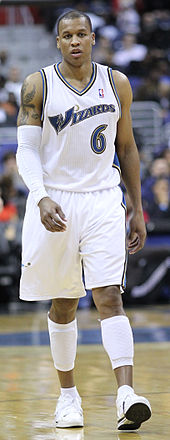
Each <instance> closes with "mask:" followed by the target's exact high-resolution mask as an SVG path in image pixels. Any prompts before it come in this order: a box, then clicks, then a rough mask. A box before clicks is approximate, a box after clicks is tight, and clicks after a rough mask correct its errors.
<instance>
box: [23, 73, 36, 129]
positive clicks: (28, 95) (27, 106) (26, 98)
mask: <svg viewBox="0 0 170 440" xmlns="http://www.w3.org/2000/svg"><path fill="white" fill-rule="evenodd" d="M35 94H36V87H35V84H34V85H33V87H32V90H31V91H29V92H28V91H27V83H26V81H25V82H24V83H23V86H22V90H21V109H20V113H19V124H20V125H24V124H26V123H27V122H28V119H29V118H30V117H31V118H33V119H35V120H36V119H38V118H40V114H39V113H38V112H37V111H36V109H35V104H33V102H32V101H33V98H34V96H35ZM31 110H32V112H31V113H30V111H31Z"/></svg>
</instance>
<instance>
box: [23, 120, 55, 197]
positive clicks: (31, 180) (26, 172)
mask: <svg viewBox="0 0 170 440" xmlns="http://www.w3.org/2000/svg"><path fill="white" fill-rule="evenodd" d="M40 143H41V127H38V126H30V125H26V126H21V127H18V149H17V154H16V160H17V166H18V170H19V173H20V175H21V176H22V178H23V180H24V182H25V184H26V185H27V187H28V189H29V190H30V191H31V193H32V194H33V197H34V200H35V202H36V204H38V203H39V201H40V200H41V199H42V198H43V197H48V194H47V192H46V190H45V187H44V183H43V171H42V166H41V161H40V156H39V147H40Z"/></svg>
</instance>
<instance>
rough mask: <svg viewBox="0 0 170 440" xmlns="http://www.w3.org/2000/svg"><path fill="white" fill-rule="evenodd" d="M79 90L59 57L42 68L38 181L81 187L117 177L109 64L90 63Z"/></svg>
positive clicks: (103, 185)
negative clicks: (40, 178) (64, 72)
mask: <svg viewBox="0 0 170 440" xmlns="http://www.w3.org/2000/svg"><path fill="white" fill-rule="evenodd" d="M92 67H93V73H92V76H91V79H90V82H89V83H88V84H87V86H86V87H85V88H84V89H83V90H82V91H81V92H80V91H79V90H77V89H76V88H74V87H73V86H71V84H70V83H68V82H67V81H66V79H65V78H64V77H63V76H62V74H61V72H60V63H59V64H55V65H52V66H47V67H45V68H44V69H42V70H41V71H40V72H41V75H42V79H43V85H44V92H43V95H44V98H43V111H42V121H43V128H42V141H41V146H40V157H41V163H42V168H43V179H44V185H45V187H47V188H54V189H59V190H65V191H75V192H87V191H96V190H101V189H107V188H112V187H114V186H116V185H118V184H119V183H120V166H119V161H118V158H117V155H116V153H115V137H116V129H117V122H118V120H119V118H120V116H121V115H120V112H121V108H120V101H119V98H118V95H117V92H116V88H115V84H114V79H113V74H112V69H111V68H109V67H107V66H103V65H100V64H97V63H92Z"/></svg>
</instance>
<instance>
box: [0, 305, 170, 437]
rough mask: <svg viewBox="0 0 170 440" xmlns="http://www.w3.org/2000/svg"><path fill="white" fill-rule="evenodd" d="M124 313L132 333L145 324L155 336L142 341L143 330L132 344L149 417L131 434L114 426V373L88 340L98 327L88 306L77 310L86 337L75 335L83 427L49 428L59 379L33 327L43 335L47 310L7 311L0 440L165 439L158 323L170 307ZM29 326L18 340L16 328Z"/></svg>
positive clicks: (167, 363) (169, 381)
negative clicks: (149, 413)
mask: <svg viewBox="0 0 170 440" xmlns="http://www.w3.org/2000/svg"><path fill="white" fill-rule="evenodd" d="M140 307H141V306H140ZM127 313H128V316H130V320H131V323H132V326H133V328H134V331H139V330H140V329H142V328H145V330H146V328H148V329H149V330H152V331H153V332H156V333H155V334H157V338H158V340H159V342H156V341H155V342H148V341H147V335H146V342H137V343H136V346H135V374H134V383H135V390H136V392H137V393H139V394H143V395H144V396H146V397H148V399H149V400H150V403H151V405H152V409H153V415H152V418H151V419H150V420H149V421H148V422H146V423H145V424H143V425H142V427H141V428H140V430H139V431H137V432H135V433H119V432H118V431H117V430H116V410H115V398H116V384H115V380H114V375H113V373H112V371H111V368H110V362H109V360H108V358H107V355H106V354H105V352H104V350H103V348H102V345H100V344H94V343H93V337H95V333H93V330H94V331H96V329H97V328H99V323H98V321H97V319H96V318H97V317H98V316H97V314H96V312H95V311H94V310H92V311H90V312H89V311H79V312H78V321H79V328H80V329H81V331H82V335H83V331H86V329H88V330H91V331H92V332H91V333H88V337H89V338H91V340H90V339H89V342H90V343H88V344H85V343H84V342H83V341H84V340H83V336H82V342H83V344H82V345H81V344H79V346H78V355H77V360H76V382H77V386H78V389H79V392H80V394H81V396H82V404H83V409H84V418H85V427H84V428H83V429H75V428H74V429H65V430H63V429H56V428H55V424H54V410H55V405H56V397H57V396H58V395H59V384H58V380H57V377H56V372H55V370H54V368H53V364H52V361H51V354H50V348H49V346H48V345H39V344H40V339H39V334H38V333H36V331H37V330H39V331H40V333H41V332H42V334H43V335H45V332H46V329H47V325H46V313H45V312H44V311H42V312H41V311H40V312H38V313H32V312H30V313H22V314H21V313H20V314H13V315H8V314H6V315H1V316H0V337H1V338H0V343H1V346H0V377H1V385H0V440H13V439H14V440H52V439H53V440H55V439H56V440H93V439H96V440H98V439H99V440H100V439H105V440H111V439H112V440H139V439H141V440H169V439H170V339H168V337H167V340H164V339H166V336H167V335H168V333H167V332H165V329H167V331H168V330H169V327H170V322H169V318H170V306H169V305H168V306H166V307H165V308H164V307H150V308H149V309H141V310H139V308H138V309H136V310H135V309H134V310H130V311H127ZM12 332H14V333H15V341H16V342H15V341H14V340H13V339H12ZM29 332H30V333H31V334H32V339H31V343H29V340H28V339H25V340H26V344H27V345H22V344H23V340H22V339H20V334H25V335H27V336H28V334H29ZM43 332H44V333H43ZM137 334H138V333H137ZM148 334H149V335H150V333H148ZM17 336H18V338H19V339H17ZM94 340H95V339H94ZM11 341H12V342H11ZM44 341H45V344H46V340H44ZM41 343H43V342H41ZM10 344H13V345H10ZM31 344H32V345H31Z"/></svg>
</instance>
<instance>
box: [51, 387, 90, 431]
mask: <svg viewBox="0 0 170 440" xmlns="http://www.w3.org/2000/svg"><path fill="white" fill-rule="evenodd" d="M55 421H56V427H57V428H70V427H76V426H83V410H82V408H81V398H80V396H76V397H72V396H70V395H69V394H66V395H65V396H60V397H59V399H58V402H57V406H56V410H55Z"/></svg>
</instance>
